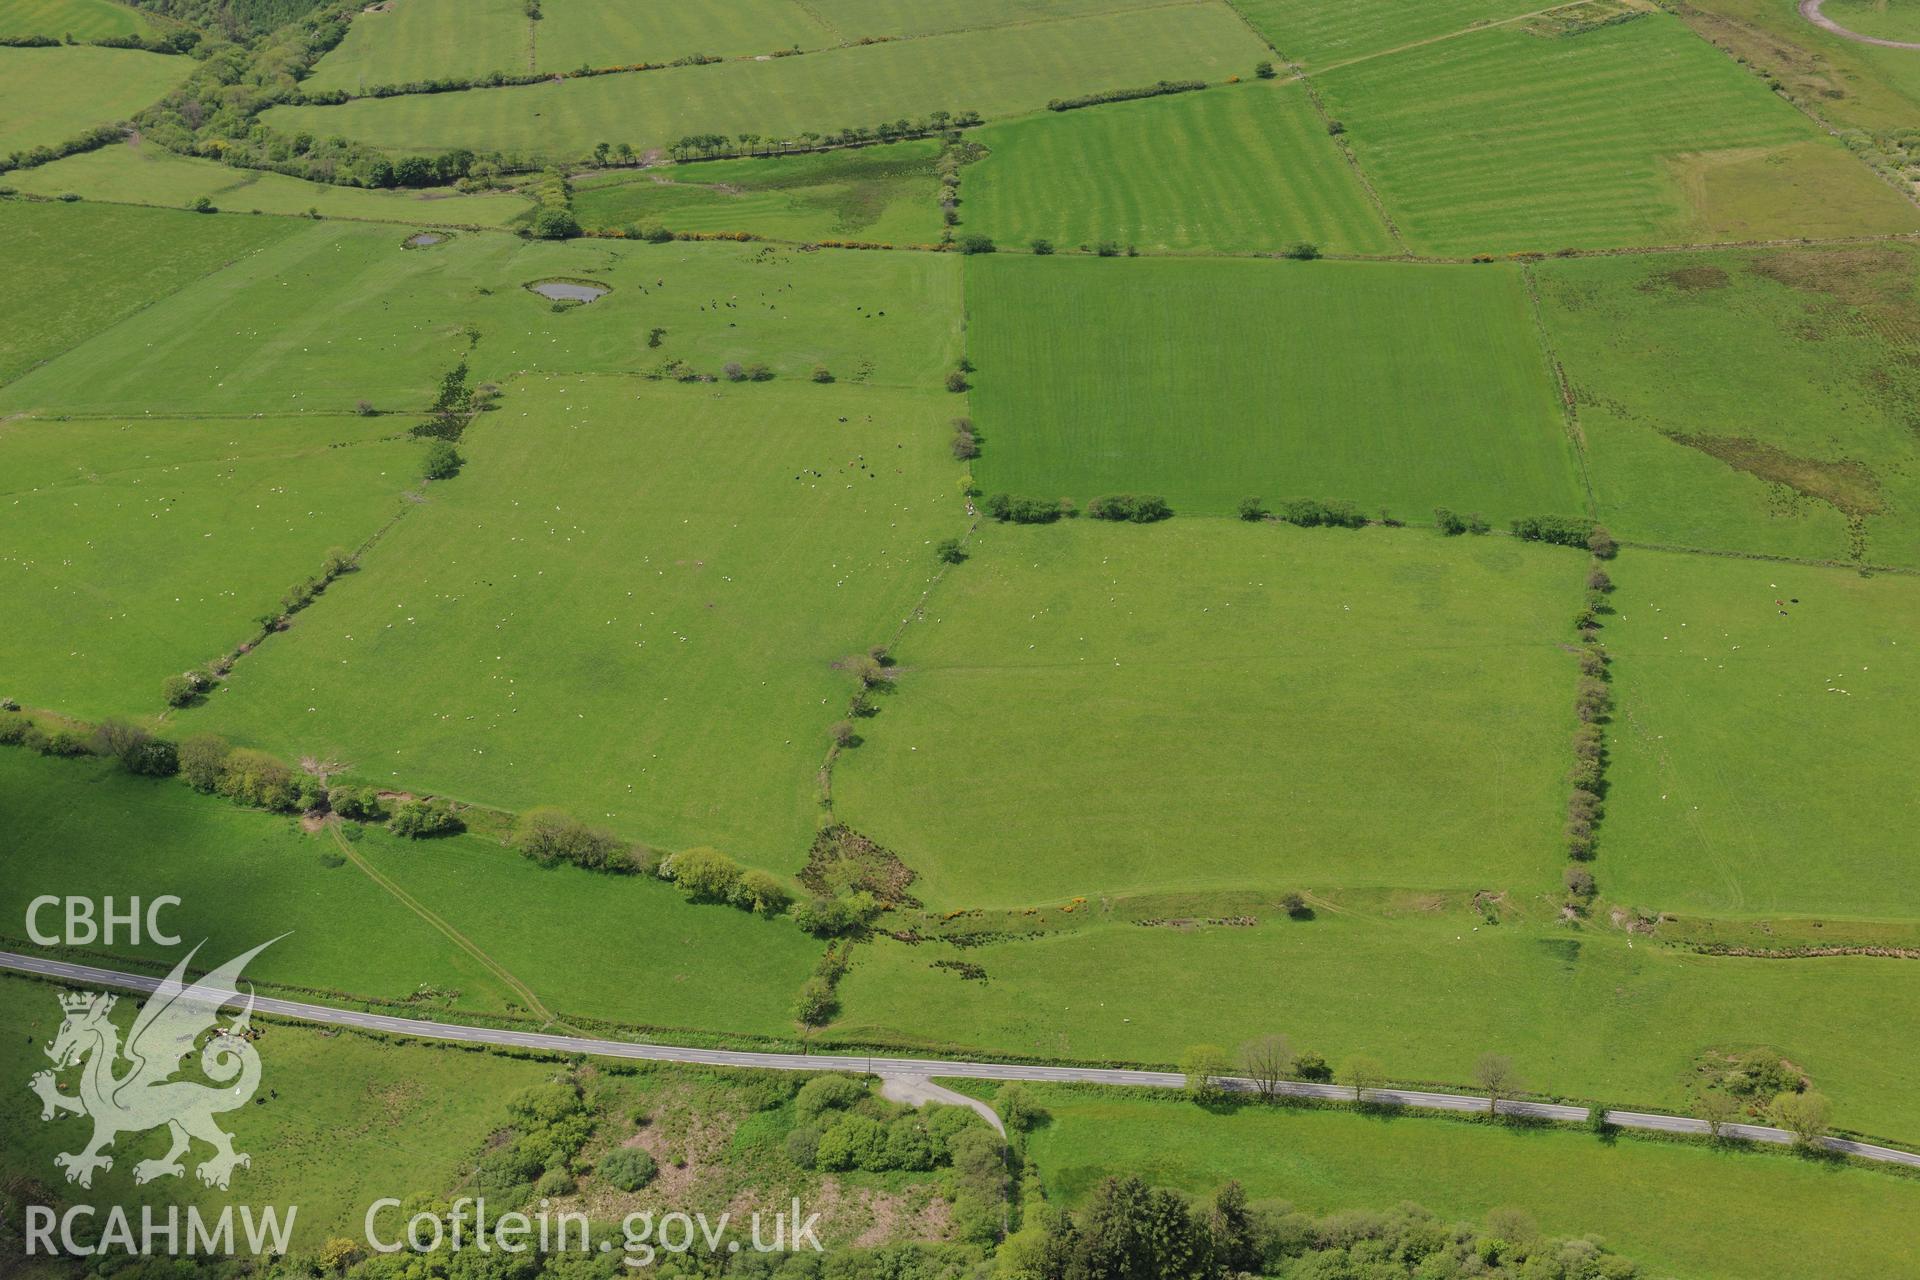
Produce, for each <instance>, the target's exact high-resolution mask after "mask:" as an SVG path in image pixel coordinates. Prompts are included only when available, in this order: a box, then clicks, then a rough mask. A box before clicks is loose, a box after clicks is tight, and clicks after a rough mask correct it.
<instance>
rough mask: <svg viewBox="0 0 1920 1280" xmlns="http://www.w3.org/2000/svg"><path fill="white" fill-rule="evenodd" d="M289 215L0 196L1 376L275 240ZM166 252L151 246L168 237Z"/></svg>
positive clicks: (16, 372) (7, 378)
mask: <svg viewBox="0 0 1920 1280" xmlns="http://www.w3.org/2000/svg"><path fill="white" fill-rule="evenodd" d="M291 230H292V228H291V227H290V226H288V225H287V224H286V223H282V222H276V221H267V220H263V219H251V220H247V221H242V220H240V219H238V218H203V217H198V216H196V215H192V214H186V213H173V212H161V211H159V210H149V209H114V208H107V207H104V206H98V205H64V204H39V203H34V202H30V201H26V200H0V241H4V243H5V244H6V245H7V246H8V249H9V258H10V261H9V263H8V267H7V271H8V280H9V283H10V285H11V286H12V287H11V288H10V290H9V294H10V296H9V297H8V299H7V305H6V307H5V308H4V309H0V383H7V382H10V381H12V380H13V379H15V378H18V377H20V375H22V374H23V373H25V372H27V371H28V370H29V369H31V368H33V367H34V366H35V365H37V364H40V363H42V362H44V361H47V360H51V359H53V358H54V357H56V356H58V355H60V354H61V353H62V352H64V351H66V350H68V349H69V348H71V347H75V346H77V345H79V344H80V343H82V342H84V341H85V340H86V339H87V338H89V337H92V336H93V335H94V334H97V333H99V332H101V331H102V330H105V329H107V328H109V327H111V326H112V325H113V324H115V323H116V322H118V321H121V320H124V319H126V318H127V317H129V316H132V315H134V314H135V313H137V312H139V311H141V310H144V309H146V308H148V307H151V306H153V305H154V304H156V303H158V302H160V301H161V300H163V299H165V298H166V297H167V296H168V295H170V294H172V293H174V292H175V291H177V290H179V289H181V288H183V287H185V286H186V285H188V284H191V283H192V282H194V281H196V280H199V279H201V278H202V277H205V276H208V275H211V274H213V273H215V272H217V271H219V270H220V269H221V268H222V267H225V266H227V265H229V264H231V263H233V262H235V261H237V260H239V259H241V258H244V257H246V256H247V255H249V254H252V253H254V252H256V251H257V250H259V249H262V248H264V247H265V246H267V245H269V244H272V243H273V242H274V241H276V240H279V239H280V238H281V237H283V236H285V235H287V234H288V233H289V232H290V231H291ZM163 238H164V240H165V242H166V245H167V251H166V252H165V253H155V252H153V251H152V246H153V245H154V243H155V242H156V241H158V240H160V239H163Z"/></svg>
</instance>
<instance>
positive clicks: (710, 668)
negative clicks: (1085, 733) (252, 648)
mask: <svg viewBox="0 0 1920 1280" xmlns="http://www.w3.org/2000/svg"><path fill="white" fill-rule="evenodd" d="M942 396H943V393H906V392H892V391H885V390H882V389H879V388H858V387H841V386H815V385H812V384H806V383H793V382H775V383H761V384H751V383H750V384H745V385H741V386H737V387H735V386H727V387H726V389H725V390H718V389H716V388H711V387H680V386H674V385H671V384H668V385H666V386H660V385H657V384H653V383H649V382H644V381H640V380H637V379H616V378H600V379H584V378H583V379H553V380H547V381H541V382H538V383H531V384H527V385H525V386H523V387H518V388H516V389H515V390H514V391H513V392H512V393H511V394H510V395H509V396H508V398H507V400H506V402H505V407H504V408H503V409H502V410H501V411H500V412H498V413H493V414H489V415H487V416H486V418H484V419H483V420H482V421H481V422H480V423H479V424H478V425H476V426H475V427H474V428H473V429H471V430H470V431H469V432H468V435H467V438H466V440H465V441H464V442H463V443H462V445H461V449H462V451H463V452H464V453H466V454H467V456H468V458H469V462H468V464H467V468H466V471H465V472H464V473H463V474H462V475H461V476H460V477H459V480H458V482H457V483H452V484H448V485H446V486H445V487H444V493H443V492H442V491H441V490H440V489H439V488H436V489H435V491H434V493H433V495H432V497H433V501H432V502H430V503H429V504H428V505H427V506H425V507H423V508H421V509H419V510H418V511H416V512H414V513H413V514H412V515H410V516H409V517H408V519H406V520H404V521H402V522H401V524H400V526H399V527H398V528H396V529H395V531H394V532H393V533H392V534H391V535H389V537H388V538H387V539H386V540H385V541H384V542H383V543H382V544H381V545H380V547H379V548H378V554H377V555H370V556H368V557H367V561H366V564H365V568H364V569H363V571H362V572H360V573H358V574H355V575H353V576H352V577H351V578H350V579H343V580H342V581H341V582H340V583H337V584H336V585H335V586H334V587H333V588H332V589H331V590H330V591H329V592H328V599H327V604H328V606H329V607H328V609H327V610H326V612H325V614H324V615H323V614H320V613H318V612H314V613H312V614H310V615H308V616H307V617H305V618H303V619H302V620H301V622H300V623H299V624H298V625H296V626H295V627H294V629H293V630H292V631H289V632H287V633H286V634H285V635H280V636H275V637H273V639H272V640H271V641H270V642H269V643H268V644H266V645H263V646H262V647H261V648H260V650H259V651H258V652H257V653H255V654H253V655H251V656H250V657H249V658H248V659H247V660H246V661H244V662H243V663H241V664H240V666H238V667H237V668H236V669H235V672H234V674H233V676H232V677H230V678H229V679H228V680H227V681H226V683H225V684H224V685H223V686H222V688H221V689H220V691H219V692H218V693H216V694H215V695H214V696H213V697H212V699H211V701H210V703H209V705H208V706H207V707H206V708H204V709H202V710H197V711H194V712H192V713H190V714H189V715H188V716H187V717H186V722H187V723H188V724H190V725H192V726H194V727H196V728H202V727H203V728H214V729H220V730H222V731H227V732H231V733H232V734H233V735H234V736H235V737H236V738H237V739H241V740H244V741H247V742H251V743H257V744H259V745H262V746H266V747H269V748H271V749H273V750H275V751H279V752H283V753H286V754H288V755H300V754H306V753H319V754H320V755H322V756H329V757H334V758H338V759H341V760H348V761H352V762H354V763H355V766H356V768H357V769H358V770H359V772H360V776H363V777H366V778H369V779H372V780H387V779H390V778H400V779H404V780H405V781H406V782H407V783H408V784H409V785H415V786H423V787H426V788H429V789H431V790H434V791H439V792H445V793H449V794H452V795H454V796H457V797H461V798H465V799H473V800H484V801H486V802H489V803H495V804H500V805H504V806H508V807H514V808H524V807H530V806H533V805H537V804H559V805H564V806H572V807H574V808H576V809H577V810H579V811H580V812H581V813H582V814H583V815H584V816H587V817H589V818H591V819H593V820H594V821H596V822H602V823H605V824H607V825H609V826H611V827H613V828H615V829H616V830H618V831H621V832H623V833H625V834H628V835H631V836H636V837H640V838H643V839H647V840H650V841H653V842H656V843H659V844H663V845H666V846H669V847H684V846H687V845H696V844H712V845H717V846H719V847H721V848H723V849H726V850H728V851H729V852H731V853H734V854H735V855H737V856H739V857H740V858H742V859H743V860H746V861H749V862H757V863H760V864H763V865H767V866H770V867H773V868H776V869H778V870H782V871H793V870H796V869H797V868H798V867H799V865H800V863H801V861H802V860H803V859H804V856H805V853H806V849H807V846H808V844H809V843H810V841H811V839H812V833H813V826H814V818H815V814H816V812H817V806H816V803H815V793H816V781H815V774H816V772H817V770H818V769H819V766H820V762H821V760H822V759H823V758H824V757H825V754H826V748H827V738H826V734H827V727H828V726H829V725H831V724H832V723H833V722H834V721H835V720H838V719H839V718H841V716H842V715H843V714H844V713H845V707H846V701H847V698H848V697H849V695H850V694H851V692H852V679H851V677H849V676H847V675H845V674H843V673H841V672H839V671H836V670H835V669H834V668H833V663H834V662H835V661H836V660H838V659H840V658H843V657H845V656H846V655H847V654H849V653H858V652H861V651H863V650H864V649H866V648H867V647H868V646H869V645H873V644H877V643H882V642H884V641H886V640H887V639H888V638H889V637H890V636H891V635H892V633H893V631H894V629H895V628H896V627H897V626H898V625H899V623H900V621H901V619H902V618H904V617H905V616H906V614H907V612H908V611H909V610H910V609H911V608H912V607H913V605H914V603H915V602H916V601H917V600H918V599H919V597H920V594H921V592H922V591H923V590H925V588H926V586H927V585H928V583H929V581H930V580H931V578H932V577H933V573H934V570H935V568H936V564H935V561H934V556H933V548H932V543H933V542H934V541H936V540H937V539H940V538H944V537H948V536H951V535H954V534H957V533H959V532H960V531H961V529H962V528H963V527H964V516H963V515H962V513H961V510H960V500H959V494H958V492H957V490H956V489H955V485H954V480H955V473H956V471H957V468H955V467H954V466H953V464H952V462H951V460H950V459H949V458H948V457H947V454H946V448H945V434H944V423H945V415H946V413H948V412H950V410H949V408H948V403H947V401H946V400H945V399H944V398H941V397H942Z"/></svg>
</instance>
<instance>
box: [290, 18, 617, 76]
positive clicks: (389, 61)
mask: <svg viewBox="0 0 1920 1280" xmlns="http://www.w3.org/2000/svg"><path fill="white" fill-rule="evenodd" d="M574 2H575V3H578V2H579V0H574ZM555 7H556V8H558V7H559V6H558V5H556V6H555ZM532 26H533V23H532V22H531V21H529V20H528V18H527V13H526V3H525V0H401V2H400V3H397V4H391V5H388V6H387V7H386V8H384V9H381V10H363V11H361V12H359V13H356V14H354V15H353V21H352V23H351V24H349V25H348V27H347V38H346V39H344V40H342V41H341V42H340V43H339V45H337V46H336V47H335V48H334V49H333V51H332V52H331V53H328V54H327V55H326V56H325V57H323V58H321V59H320V61H319V62H318V63H316V64H315V65H314V68H313V74H312V75H311V76H309V77H307V79H306V82H305V83H304V84H303V85H302V87H303V88H304V89H306V90H307V91H308V92H310V93H327V92H330V91H332V90H336V89H344V90H346V91H347V92H348V93H359V92H360V91H361V90H363V89H369V88H372V87H373V86H375V85H383V84H405V83H408V82H411V81H415V80H432V79H435V78H437V77H455V76H479V75H484V74H486V73H487V72H489V71H503V72H512V73H521V72H527V71H534V70H537V69H538V68H536V67H535V66H534V65H533V63H532V51H533V38H534V37H533V32H532V30H531V28H532Z"/></svg>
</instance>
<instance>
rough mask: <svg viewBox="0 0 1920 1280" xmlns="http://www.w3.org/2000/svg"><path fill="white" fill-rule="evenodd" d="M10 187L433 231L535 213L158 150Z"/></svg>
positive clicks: (19, 177)
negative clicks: (295, 175)
mask: <svg viewBox="0 0 1920 1280" xmlns="http://www.w3.org/2000/svg"><path fill="white" fill-rule="evenodd" d="M7 180H8V181H9V182H10V183H12V184H13V185H14V186H16V187H18V188H20V190H22V191H25V192H28V193H30V194H32V195H40V196H61V195H67V194H69V193H71V194H73V195H77V196H80V197H82V198H83V199H87V200H104V201H109V202H111V203H114V204H151V205H163V206H170V207H172V208H176V209H184V208H187V207H188V206H190V205H192V204H193V202H194V201H196V200H199V199H201V198H203V197H204V198H205V199H207V200H210V201H212V202H213V204H214V206H215V207H216V208H218V209H220V210H221V211H222V212H226V213H279V214H295V215H300V214H307V213H309V212H312V211H315V210H317V211H318V212H319V214H320V216H321V217H323V218H356V219H362V220H366V221H372V222H398V223H403V224H406V225H426V226H449V225H457V226H483V227H504V226H506V225H507V224H508V223H510V222H512V221H513V220H514V219H516V218H519V217H521V216H522V215H523V214H525V213H526V211H527V210H528V208H529V207H530V205H529V202H528V201H527V199H526V197H524V196H519V195H513V194H509V193H505V192H486V193H481V194H475V195H461V194H458V193H456V192H453V191H449V190H435V191H431V192H418V193H416V192H400V191H369V190H367V189H365V188H363V187H341V186H334V185H332V184H331V183H322V182H307V181H304V180H302V179H300V178H289V177H287V176H286V175H285V174H279V173H274V172H271V171H270V170H266V169H235V168H233V167H231V166H229V165H223V164H220V163H218V162H216V161H212V160H200V159H196V158H194V157H191V156H182V155H178V154H176V153H174V152H172V151H166V150H163V149H161V148H160V147H157V146H151V145H144V144H143V145H141V146H137V147H136V146H126V147H102V148H100V149H99V150H98V151H85V152H81V153H80V154H79V155H72V156H67V157H65V158H64V159H60V160H55V161H54V162H53V163H52V164H46V165H41V166H39V167H38V168H34V169H23V170H21V171H20V172H19V173H14V174H9V175H8V176H7Z"/></svg>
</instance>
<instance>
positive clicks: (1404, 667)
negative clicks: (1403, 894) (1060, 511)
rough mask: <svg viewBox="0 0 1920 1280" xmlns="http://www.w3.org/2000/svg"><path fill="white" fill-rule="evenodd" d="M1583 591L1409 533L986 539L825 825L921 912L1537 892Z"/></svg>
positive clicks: (1084, 525) (1571, 578) (1548, 554)
mask: <svg viewBox="0 0 1920 1280" xmlns="http://www.w3.org/2000/svg"><path fill="white" fill-rule="evenodd" d="M1580 572H1581V565H1580V562H1579V561H1578V560H1577V559H1576V558H1575V557H1573V556H1572V555H1570V554H1567V553H1559V552H1554V551H1543V550H1542V549H1541V548H1537V547H1531V548H1522V547H1518V546H1515V545H1513V544H1511V543H1509V542H1507V541H1505V540H1501V541H1488V540H1480V539H1475V540H1473V541H1465V540H1460V541H1450V542H1443V541H1442V540H1441V539H1440V538H1438V537H1437V536H1436V535H1433V534H1429V533H1424V532H1411V531H1409V532H1401V533H1389V532H1386V531H1361V532H1357V533H1355V532H1349V531H1345V530H1296V529H1293V528H1292V527H1290V526H1268V525H1249V524H1242V523H1240V522H1238V521H1234V522H1226V521H1214V520H1181V519H1176V520H1175V521H1173V522H1172V523H1170V524H1167V525H1164V526H1160V527H1156V528H1147V529H1142V528H1138V527H1135V526H1127V525H1123V526H1101V525H1097V524H1095V522H1093V521H1087V520H1083V521H1080V522H1077V523H1076V524H1073V525H1067V526H1055V527H1050V528H1045V529H1037V530H1035V529H1025V528H1019V527H1013V526H1008V527H1000V526H989V527H988V528H987V529H986V530H985V531H984V532H983V533H981V534H979V535H978V536H977V537H976V538H975V540H974V543H973V557H972V559H971V561H970V562H969V563H967V564H965V565H963V566H961V567H960V568H958V569H956V570H955V571H954V572H953V574H952V575H951V576H949V578H948V579H947V580H946V581H945V582H943V583H942V585H941V589H940V593H939V595H937V596H936V597H935V598H934V599H933V600H932V601H931V602H930V603H929V607H928V611H927V614H926V617H925V618H924V620H921V621H916V622H915V623H914V624H913V625H912V626H911V627H909V628H908V629H907V630H906V632H905V633H904V634H903V636H902V639H901V643H900V645H899V648H898V658H899V661H900V663H901V672H902V674H901V675H900V676H899V678H898V680H897V681H896V686H897V688H896V690H895V693H894V696H892V697H889V698H886V699H883V700H882V701H881V710H880V712H879V714H878V715H877V716H876V717H874V718H873V719H871V720H869V721H866V722H865V723H864V724H863V727H862V728H861V734H862V736H863V737H864V738H865V739H866V742H865V743H864V744H863V745H862V746H860V747H859V748H857V749H856V750H854V751H851V752H847V753H844V754H843V755H842V757H841V759H840V763H839V765H838V766H837V768H836V770H835V773H834V797H835V811H836V813H837V815H838V816H839V817H840V819H841V820H842V821H844V822H846V823H848V824H849V825H851V826H852V827H854V828H855V829H856V830H859V831H861V832H863V833H865V834H866V835H869V836H871V837H873V838H874V839H876V840H878V841H880V842H881V843H882V844H884V845H886V846H888V847H889V848H891V849H893V850H894V851H895V852H896V853H897V854H899V855H900V857H901V858H903V859H904V860H905V861H906V863H907V864H908V865H909V866H911V867H913V868H914V869H915V870H917V871H918V872H920V875H921V879H920V881H919V882H918V883H916V885H915V888H914V892H915V893H916V894H917V895H918V896H919V897H921V898H922V899H924V900H925V901H927V902H928V903H930V904H932V905H934V906H936V907H957V906H976V905H990V906H1018V905H1023V904H1028V903H1036V902H1051V901H1059V900H1062V899H1066V898H1069V897H1072V896H1075V895H1085V896H1089V897H1091V896H1093V895H1096V894H1111V893H1128V892H1141V891H1147V890H1172V889H1178V888H1195V889H1204V888H1259V889H1268V888H1271V889H1275V890H1280V889H1289V888H1305V887H1309V886H1322V887H1324V886H1327V885H1336V884H1340V885H1419V886H1433V887H1442V886H1450V887H1464V888H1479V887H1487V886H1491V885H1499V886H1504V885H1509V884H1514V885H1527V884H1535V883H1550V882H1551V881H1552V880H1554V879H1557V877H1558V872H1557V870H1555V868H1554V866H1553V864H1552V856H1553V843H1554V836H1555V834H1556V832H1557V830H1558V811H1559V807H1560V805H1561V803H1562V793H1563V784H1562V782H1561V774H1562V773H1563V772H1564V764H1563V763H1562V755H1563V751H1562V745H1561V744H1562V743H1563V741H1564V737H1565V734H1566V733H1568V732H1570V731H1571V729H1572V714H1571V712H1570V711H1568V712H1565V713H1564V714H1563V712H1562V710H1561V707H1562V705H1563V704H1564V703H1565V702H1566V701H1567V700H1568V698H1569V696H1570V693H1569V691H1570V690H1571V688H1572V685H1573V680H1574V671H1573V664H1572V659H1571V658H1570V657H1568V655H1567V654H1566V653H1564V652H1563V651H1562V650H1561V647H1560V645H1559V644H1558V641H1559V639H1560V637H1561V634H1562V631H1563V630H1564V628H1565V625H1566V623H1565V618H1566V617H1567V614H1568V610H1569V609H1570V608H1571V607H1573V605H1574V603H1575V602H1576V600H1577V595H1578V590H1579V574H1580ZM962 779H964V788H965V795H966V797H967V799H966V802H965V803H964V804H961V803H955V795H956V790H955V788H956V786H957V785H960V783H959V780H962ZM1442 851H1444V854H1443V853H1442Z"/></svg>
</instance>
